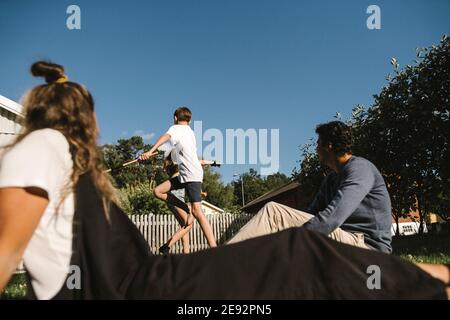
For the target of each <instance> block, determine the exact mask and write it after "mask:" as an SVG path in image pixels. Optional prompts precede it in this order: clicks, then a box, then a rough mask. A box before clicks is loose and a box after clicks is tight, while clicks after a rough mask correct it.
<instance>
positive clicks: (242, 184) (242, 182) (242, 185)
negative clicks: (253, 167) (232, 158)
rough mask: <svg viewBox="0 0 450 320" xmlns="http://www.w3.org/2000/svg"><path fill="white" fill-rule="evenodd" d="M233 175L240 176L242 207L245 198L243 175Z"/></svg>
mask: <svg viewBox="0 0 450 320" xmlns="http://www.w3.org/2000/svg"><path fill="white" fill-rule="evenodd" d="M233 177H241V188H242V207H244V206H245V199H244V176H243V175H241V174H238V173H236V174H233Z"/></svg>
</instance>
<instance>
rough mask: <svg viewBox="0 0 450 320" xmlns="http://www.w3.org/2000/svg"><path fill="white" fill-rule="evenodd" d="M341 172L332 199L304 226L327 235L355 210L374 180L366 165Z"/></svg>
mask: <svg viewBox="0 0 450 320" xmlns="http://www.w3.org/2000/svg"><path fill="white" fill-rule="evenodd" d="M343 174H344V178H343V181H342V182H341V184H340V186H339V188H338V190H337V192H336V195H335V196H334V198H333V200H332V201H331V202H330V203H329V204H328V206H327V207H326V208H325V209H324V210H322V211H320V212H319V213H318V214H317V215H316V216H315V217H314V218H312V219H311V220H309V221H308V222H307V223H305V224H304V227H305V228H307V229H309V230H313V231H318V232H320V233H323V234H325V235H329V234H330V233H331V232H333V231H334V230H335V229H337V228H339V227H340V226H341V225H342V224H343V223H344V222H345V220H347V218H348V217H349V216H350V215H351V214H352V213H353V212H354V211H355V210H356V208H357V207H358V206H359V205H360V203H361V201H362V200H363V199H364V198H365V197H366V195H367V194H368V193H369V191H370V190H371V189H372V186H373V184H374V182H375V177H374V175H373V172H372V170H370V169H369V168H367V167H366V166H358V167H351V168H347V169H346V171H345V172H343Z"/></svg>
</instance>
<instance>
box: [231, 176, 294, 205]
mask: <svg viewBox="0 0 450 320" xmlns="http://www.w3.org/2000/svg"><path fill="white" fill-rule="evenodd" d="M242 181H243V185H244V200H245V204H248V203H250V202H251V201H253V200H255V199H256V198H258V197H260V196H262V195H263V194H265V193H266V192H269V191H271V190H273V189H276V188H279V187H281V186H282V185H284V184H286V183H288V182H289V181H290V179H289V177H287V176H286V175H285V174H283V173H274V174H272V175H268V176H267V177H264V178H263V177H261V175H260V174H258V172H257V171H256V170H255V169H253V168H251V169H249V171H248V172H245V173H243V174H242V175H240V176H239V179H237V180H234V181H233V182H231V185H232V186H233V189H234V201H235V202H234V203H235V205H236V206H242Z"/></svg>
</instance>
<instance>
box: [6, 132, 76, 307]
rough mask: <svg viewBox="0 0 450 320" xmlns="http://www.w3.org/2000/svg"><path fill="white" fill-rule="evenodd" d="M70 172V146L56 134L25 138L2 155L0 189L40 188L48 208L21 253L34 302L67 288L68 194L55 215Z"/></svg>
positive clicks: (70, 212) (69, 245)
mask: <svg viewBox="0 0 450 320" xmlns="http://www.w3.org/2000/svg"><path fill="white" fill-rule="evenodd" d="M72 170H73V162H72V157H71V154H70V151H69V143H68V142H67V139H66V138H65V136H64V135H63V134H62V133H60V132H59V131H57V130H53V129H41V130H36V131H33V132H32V133H30V134H28V135H27V136H26V137H25V138H24V139H23V140H22V141H20V142H19V143H18V144H17V145H15V146H14V147H13V148H11V149H10V150H7V151H6V152H5V153H4V154H3V158H2V159H1V161H0V188H5V187H39V188H41V189H43V190H45V191H46V192H47V194H48V198H49V204H48V206H47V208H46V209H45V211H44V213H43V215H42V217H41V220H40V221H39V224H38V226H37V228H36V230H35V232H34V234H33V236H32V238H31V240H30V242H29V243H28V245H27V248H26V249H25V252H24V255H23V261H24V265H25V267H26V269H27V271H28V272H29V274H30V276H31V284H32V286H33V289H34V292H35V294H36V297H37V298H38V299H51V298H52V297H54V296H55V295H56V294H57V293H58V292H59V290H60V289H61V288H62V286H63V285H65V283H64V282H65V279H66V277H67V274H68V272H69V267H70V259H71V256H72V237H73V236H72V232H73V230H72V222H73V216H74V212H75V205H74V194H73V191H70V193H69V194H68V196H67V197H66V198H65V200H64V201H63V202H62V204H61V206H60V208H59V209H58V211H57V206H58V204H59V203H60V200H61V197H62V195H63V189H64V188H65V186H66V185H67V183H70V182H71V174H72Z"/></svg>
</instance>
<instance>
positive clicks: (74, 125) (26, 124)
mask: <svg viewBox="0 0 450 320" xmlns="http://www.w3.org/2000/svg"><path fill="white" fill-rule="evenodd" d="M31 73H32V74H33V76H36V77H44V78H45V81H46V83H45V84H42V85H38V86H36V87H34V88H33V89H31V90H30V91H29V92H28V93H27V94H26V95H25V96H24V98H23V100H22V104H23V106H24V110H25V119H24V121H23V131H22V133H21V134H20V135H19V137H18V138H17V139H16V141H14V142H13V143H12V144H11V145H10V146H8V147H13V146H14V145H16V144H17V143H19V142H20V141H21V140H23V139H24V138H25V137H26V136H27V135H28V134H30V133H31V132H33V131H35V130H39V129H45V128H51V129H55V130H58V131H59V132H61V133H62V134H63V135H64V136H65V137H66V139H67V141H68V143H69V149H70V153H71V155H72V160H73V170H72V175H71V181H70V185H67V186H65V187H64V190H62V191H63V196H62V200H61V202H60V204H61V203H62V201H63V200H64V198H65V197H67V195H68V194H69V193H70V192H71V191H72V190H73V188H74V187H75V186H76V184H77V182H78V179H79V177H80V175H82V174H84V173H89V174H90V176H91V178H92V181H93V183H94V185H95V187H96V189H97V191H98V192H99V194H100V196H101V198H102V201H103V206H104V209H105V213H106V215H107V218H108V219H109V208H110V205H111V202H117V193H116V189H115V188H114V187H113V185H112V183H111V181H110V178H109V176H107V175H106V174H105V173H104V172H103V170H104V168H103V165H102V156H103V155H102V153H101V151H100V148H99V147H98V146H97V137H98V129H97V122H96V118H95V113H94V100H93V98H92V95H91V94H90V93H89V91H88V90H87V88H86V87H84V86H82V85H80V84H78V83H75V82H71V81H68V78H67V76H66V75H65V74H64V68H63V67H62V66H60V65H58V64H54V63H50V62H45V61H38V62H35V63H34V64H33V65H32V66H31ZM63 80H64V81H63Z"/></svg>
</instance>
